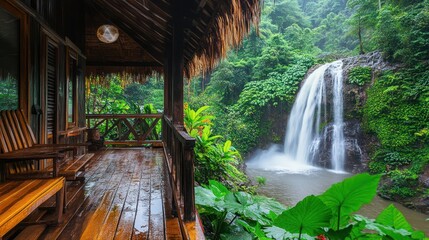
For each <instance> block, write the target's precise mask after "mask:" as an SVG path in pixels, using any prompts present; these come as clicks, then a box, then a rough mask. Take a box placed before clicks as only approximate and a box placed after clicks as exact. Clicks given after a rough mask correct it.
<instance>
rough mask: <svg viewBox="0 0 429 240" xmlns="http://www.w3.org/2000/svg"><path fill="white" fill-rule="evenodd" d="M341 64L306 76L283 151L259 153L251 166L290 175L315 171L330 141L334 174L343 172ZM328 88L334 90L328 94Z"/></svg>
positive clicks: (274, 149)
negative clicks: (328, 128) (327, 127)
mask: <svg viewBox="0 0 429 240" xmlns="http://www.w3.org/2000/svg"><path fill="white" fill-rule="evenodd" d="M342 65H343V63H342V61H335V62H332V63H328V64H324V65H322V66H320V67H318V68H317V69H316V70H314V71H313V72H312V73H311V74H309V75H308V76H307V78H306V79H305V80H304V82H303V85H302V86H301V88H300V90H299V92H298V95H297V97H296V100H295V103H294V105H293V107H292V110H291V113H290V115H289V121H288V123H287V127H286V136H285V142H284V150H283V151H281V149H280V148H279V146H274V147H272V148H271V149H269V150H267V151H262V152H259V153H258V154H256V156H255V157H254V158H253V159H251V160H250V161H249V162H248V166H250V167H256V168H263V169H270V170H284V171H289V172H290V171H291V172H302V171H301V170H303V171H307V170H311V169H314V168H315V166H316V164H315V161H316V158H317V157H320V156H319V153H320V150H321V142H326V141H322V140H324V138H325V139H326V138H330V139H331V140H332V141H329V142H330V144H331V146H330V153H331V154H330V158H331V159H330V166H331V168H332V170H334V171H337V172H343V171H344V159H345V144H344V129H343V128H344V122H343V73H342ZM325 77H327V78H326V79H325ZM328 80H332V82H328ZM328 84H329V85H328ZM327 85H328V86H332V87H330V89H331V88H332V90H330V91H328V90H327ZM328 94H329V96H328ZM328 100H329V102H330V104H329V109H327V108H328V104H327V102H328ZM328 122H332V131H326V129H325V131H323V129H324V127H326V124H327V123H328ZM325 149H326V147H325ZM313 165H314V166H313Z"/></svg>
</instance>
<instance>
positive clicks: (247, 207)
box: [195, 180, 285, 239]
mask: <svg viewBox="0 0 429 240" xmlns="http://www.w3.org/2000/svg"><path fill="white" fill-rule="evenodd" d="M195 203H196V205H197V207H198V211H199V213H200V214H201V215H202V216H203V219H204V220H205V223H206V224H205V226H206V227H208V228H209V229H210V230H211V234H208V237H212V239H220V238H221V236H222V235H223V236H224V237H226V236H225V235H227V234H235V231H234V229H236V227H237V226H241V225H239V224H243V225H245V223H247V222H251V223H252V224H253V223H257V224H261V225H267V224H270V222H271V220H272V218H273V216H277V215H278V214H280V213H281V212H283V211H284V210H285V207H284V206H283V205H281V204H280V203H278V202H276V201H274V200H272V199H270V198H266V197H263V196H254V195H250V194H248V193H246V192H240V191H239V192H231V191H229V190H228V189H227V188H226V187H225V186H224V185H222V184H221V183H219V182H217V181H212V180H211V181H209V184H208V185H207V186H206V187H196V188H195ZM234 226H235V228H234ZM248 227H250V225H249V226H248ZM239 228H240V227H239ZM242 231H244V229H243V230H242Z"/></svg>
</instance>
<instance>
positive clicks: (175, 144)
mask: <svg viewBox="0 0 429 240" xmlns="http://www.w3.org/2000/svg"><path fill="white" fill-rule="evenodd" d="M162 139H163V143H164V149H165V151H166V153H167V154H166V155H167V164H168V169H169V171H170V176H171V178H172V180H171V181H172V185H173V192H174V193H175V198H176V200H177V204H178V205H179V206H178V214H179V215H181V216H180V217H181V218H182V219H183V220H184V221H185V222H186V221H193V220H195V196H194V157H195V156H194V146H195V139H194V138H192V137H191V136H189V135H188V133H187V132H186V131H185V129H184V127H183V126H182V125H177V124H173V122H172V121H171V119H169V118H168V117H167V116H164V118H163V138H162Z"/></svg>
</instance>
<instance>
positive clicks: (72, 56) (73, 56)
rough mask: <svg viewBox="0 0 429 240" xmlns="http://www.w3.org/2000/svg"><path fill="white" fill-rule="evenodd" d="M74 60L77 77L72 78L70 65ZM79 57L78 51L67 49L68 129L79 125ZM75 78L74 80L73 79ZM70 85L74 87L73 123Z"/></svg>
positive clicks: (66, 98)
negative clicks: (70, 106) (70, 119)
mask: <svg viewBox="0 0 429 240" xmlns="http://www.w3.org/2000/svg"><path fill="white" fill-rule="evenodd" d="M72 60H75V62H76V65H75V66H74V68H75V75H74V76H71V74H72V73H71V72H70V71H71V69H70V64H71V63H72ZM78 61H79V56H78V54H77V52H76V51H74V50H73V49H71V48H69V47H67V50H66V84H65V91H66V94H65V101H64V102H65V110H66V111H65V114H66V116H65V120H66V129H71V128H74V127H77V124H78V77H79V76H78V70H77V68H78V65H79V62H78ZM71 78H73V79H71ZM70 84H72V86H73V92H72V93H71V94H72V95H73V97H72V98H73V100H72V101H73V113H72V114H73V116H72V121H69V97H70V92H69V86H70Z"/></svg>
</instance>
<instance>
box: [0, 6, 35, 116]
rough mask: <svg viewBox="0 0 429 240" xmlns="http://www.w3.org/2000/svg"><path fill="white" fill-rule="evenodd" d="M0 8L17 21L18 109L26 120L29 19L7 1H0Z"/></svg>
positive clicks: (27, 105) (28, 92)
mask: <svg viewBox="0 0 429 240" xmlns="http://www.w3.org/2000/svg"><path fill="white" fill-rule="evenodd" d="M0 8H2V9H4V10H6V11H7V12H9V13H10V14H11V15H13V16H15V17H17V18H18V19H19V41H20V43H19V76H18V109H21V110H23V111H24V116H25V117H26V118H27V119H28V113H29V104H28V101H29V96H30V88H29V85H30V82H29V81H28V79H29V76H28V66H29V61H30V59H29V58H28V44H29V41H28V39H29V18H28V15H27V13H26V12H25V11H24V10H22V9H21V8H19V7H18V6H15V5H14V4H12V3H10V2H8V1H0Z"/></svg>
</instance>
